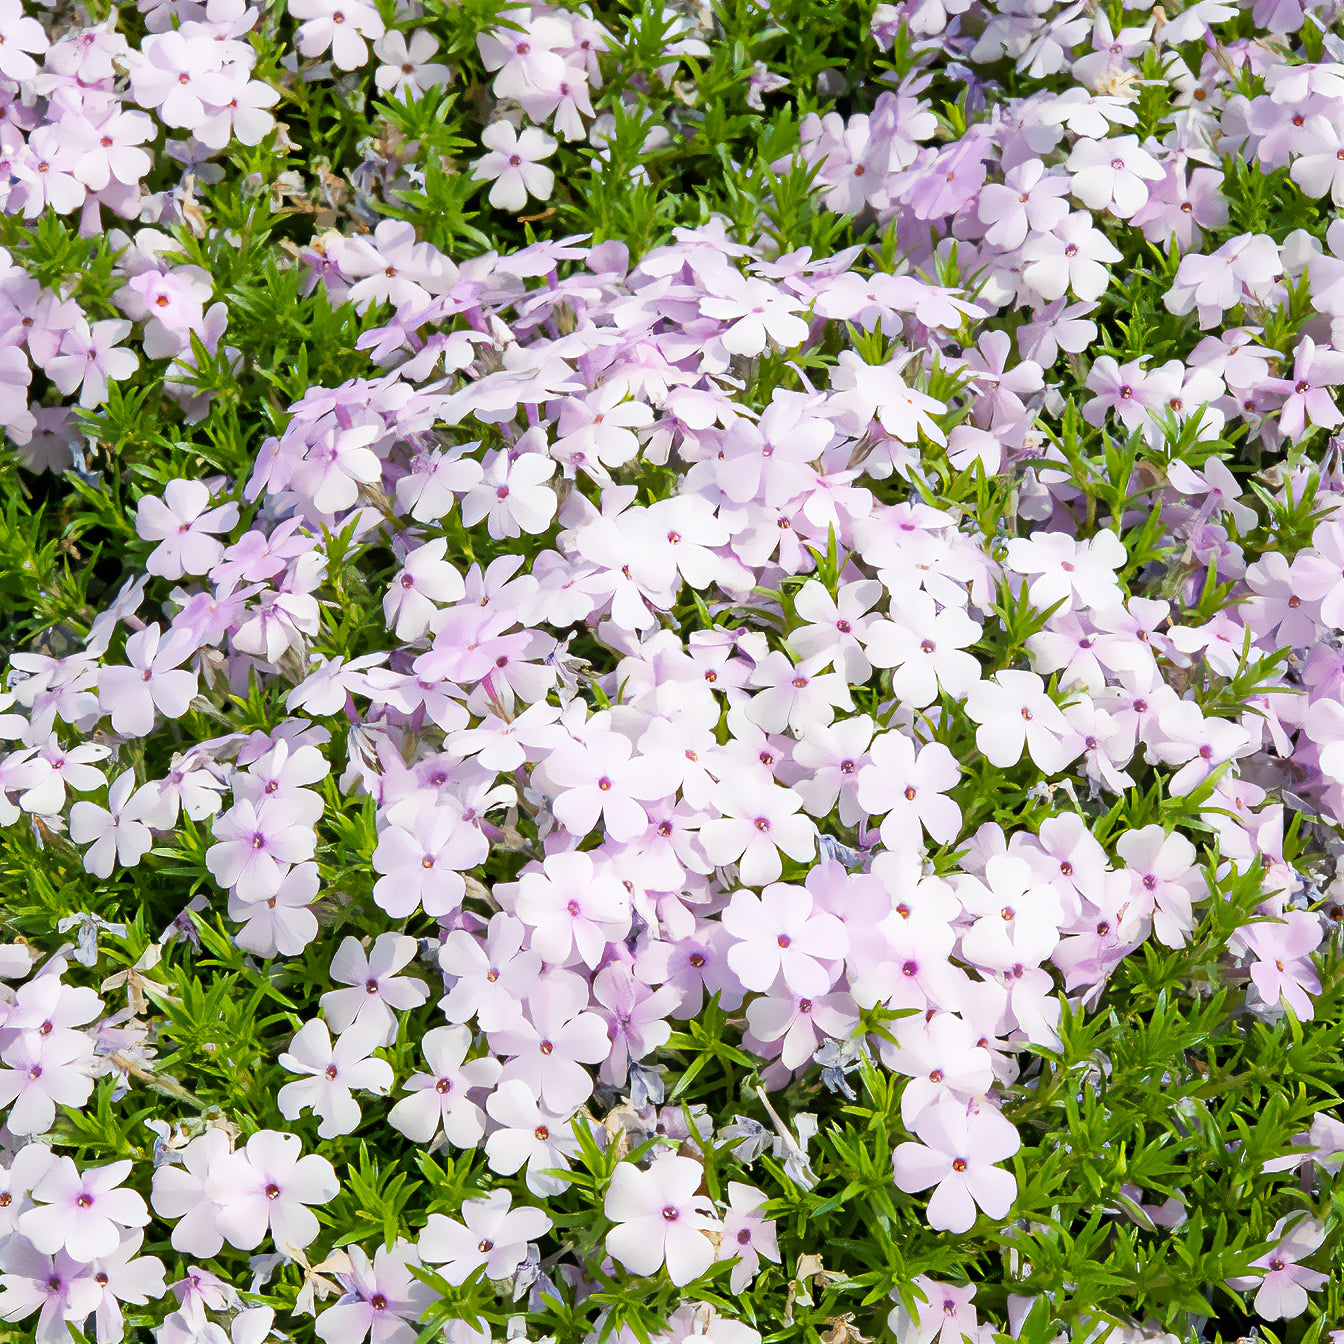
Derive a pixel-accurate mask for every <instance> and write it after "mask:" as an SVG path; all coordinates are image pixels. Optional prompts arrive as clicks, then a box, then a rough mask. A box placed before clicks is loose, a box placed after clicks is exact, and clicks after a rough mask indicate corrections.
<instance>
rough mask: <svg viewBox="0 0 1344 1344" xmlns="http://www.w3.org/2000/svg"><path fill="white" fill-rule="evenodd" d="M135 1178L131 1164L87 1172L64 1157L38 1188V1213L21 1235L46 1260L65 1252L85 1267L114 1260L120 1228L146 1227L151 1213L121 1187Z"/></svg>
mask: <svg viewBox="0 0 1344 1344" xmlns="http://www.w3.org/2000/svg"><path fill="white" fill-rule="evenodd" d="M130 1173H131V1163H130V1162H129V1161H121V1162H113V1163H111V1164H109V1165H108V1166H105V1167H87V1168H85V1169H84V1170H83V1171H82V1172H81V1171H80V1170H79V1168H77V1167H76V1166H75V1164H74V1162H73V1161H72V1160H71V1159H70V1158H68V1157H62V1158H61V1159H60V1160H59V1161H58V1162H57V1163H56V1164H55V1165H54V1166H53V1167H52V1168H51V1169H50V1170H49V1171H48V1172H47V1173H46V1174H45V1175H44V1176H43V1177H42V1179H41V1180H40V1181H38V1182H37V1184H36V1185H35V1186H34V1187H33V1190H32V1198H33V1200H34V1201H35V1202H36V1204H37V1207H36V1208H32V1209H29V1210H28V1212H27V1213H25V1214H24V1215H23V1216H22V1217H21V1218H20V1219H19V1231H20V1233H21V1234H22V1235H23V1236H25V1237H27V1238H28V1240H29V1241H31V1242H32V1243H33V1245H34V1246H35V1247H37V1249H38V1250H39V1251H41V1252H42V1254H43V1255H55V1254H56V1253H57V1252H58V1251H60V1250H64V1251H65V1252H66V1253H67V1254H68V1255H69V1256H71V1258H72V1259H75V1260H78V1261H80V1262H81V1263H83V1264H88V1263H89V1262H90V1261H92V1260H97V1259H100V1258H101V1257H103V1256H107V1255H112V1254H113V1253H114V1252H115V1251H116V1249H117V1247H118V1246H119V1245H120V1244H121V1239H122V1233H121V1231H120V1230H119V1229H121V1228H136V1227H143V1226H144V1225H145V1224H146V1223H147V1222H149V1209H148V1208H147V1207H146V1206H145V1201H144V1200H143V1199H142V1198H141V1197H140V1196H139V1195H138V1194H136V1192H135V1191H134V1190H126V1189H123V1188H122V1186H121V1183H122V1181H124V1180H125V1179H126V1177H127V1176H129V1175H130Z"/></svg>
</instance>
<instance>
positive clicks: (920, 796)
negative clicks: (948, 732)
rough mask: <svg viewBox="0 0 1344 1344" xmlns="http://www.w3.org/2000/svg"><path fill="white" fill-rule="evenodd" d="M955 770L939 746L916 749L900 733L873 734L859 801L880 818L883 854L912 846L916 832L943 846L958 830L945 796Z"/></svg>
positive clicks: (957, 814)
mask: <svg viewBox="0 0 1344 1344" xmlns="http://www.w3.org/2000/svg"><path fill="white" fill-rule="evenodd" d="M960 778H961V767H960V766H958V765H957V762H956V759H955V757H954V756H953V755H952V753H951V751H949V750H948V748H947V747H945V746H944V745H943V744H942V743H941V742H930V743H928V744H926V745H924V746H921V747H919V749H918V750H916V744H915V743H914V742H912V741H911V740H910V738H908V737H906V735H905V734H904V733H895V732H893V733H879V734H878V735H877V737H875V738H874V739H873V745H872V748H871V759H870V760H869V762H868V764H867V765H865V766H864V767H863V769H862V770H861V771H860V772H859V802H860V804H861V805H862V806H863V807H864V808H866V809H867V810H868V812H869V813H870V814H871V815H873V816H884V817H885V820H884V821H883V822H882V843H883V844H884V845H886V847H887V848H888V849H901V848H904V847H906V846H910V845H918V843H919V839H920V832H921V829H922V830H923V831H925V832H927V833H928V835H929V838H930V839H932V840H933V841H934V842H935V843H936V844H940V845H949V844H951V843H952V841H954V840H955V839H956V838H957V834H958V832H959V831H960V830H961V808H960V806H959V805H958V804H957V802H956V801H955V800H954V799H952V798H949V797H948V796H947V794H948V790H950V789H952V788H953V787H954V786H955V785H956V784H957V782H958V780H960Z"/></svg>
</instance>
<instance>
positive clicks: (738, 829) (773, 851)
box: [700, 772, 816, 887]
mask: <svg viewBox="0 0 1344 1344" xmlns="http://www.w3.org/2000/svg"><path fill="white" fill-rule="evenodd" d="M762 773H764V772H762ZM714 800H715V803H716V804H717V806H718V807H719V809H720V811H721V813H722V815H721V816H720V817H715V818H710V819H709V820H707V821H705V822H704V823H703V825H702V826H701V827H700V842H701V844H702V845H703V846H704V849H705V854H706V856H707V857H708V858H709V861H710V862H711V863H712V864H714V865H715V866H716V867H722V866H723V865H724V864H727V863H733V862H736V863H737V864H738V871H739V872H740V874H741V877H742V881H743V882H744V883H746V884H747V885H748V886H752V887H759V886H764V885H765V884H766V883H769V882H775V881H778V879H779V875H780V873H781V872H782V871H783V866H782V864H781V861H780V857H779V855H780V852H781V851H783V852H784V853H785V854H787V855H788V856H789V858H791V859H796V860H797V861H798V862H800V863H801V862H802V861H803V860H805V859H809V858H811V856H812V854H813V853H814V852H815V850H816V827H815V825H814V824H813V822H812V821H811V820H810V819H809V818H807V817H800V816H799V815H798V813H799V811H800V810H801V809H802V799H801V798H799V797H798V795H797V794H795V793H794V792H793V791H792V790H791V789H782V788H780V787H779V786H778V785H777V784H775V783H773V782H771V780H770V779H769V777H768V776H766V778H764V779H762V778H760V777H759V776H758V777H757V778H755V779H750V778H747V777H745V776H744V775H743V774H741V773H738V774H734V775H731V776H729V777H727V778H726V779H724V780H722V781H720V783H719V784H718V786H717V787H716V788H715V790H714Z"/></svg>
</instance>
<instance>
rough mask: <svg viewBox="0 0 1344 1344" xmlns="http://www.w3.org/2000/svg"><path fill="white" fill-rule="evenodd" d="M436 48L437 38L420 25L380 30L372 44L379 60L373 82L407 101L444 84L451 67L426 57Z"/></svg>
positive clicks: (448, 77) (381, 89) (437, 45)
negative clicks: (409, 30)
mask: <svg viewBox="0 0 1344 1344" xmlns="http://www.w3.org/2000/svg"><path fill="white" fill-rule="evenodd" d="M438 49H439V43H438V39H437V38H436V37H435V36H434V35H433V33H430V32H428V31H427V30H425V29H424V28H419V29H416V31H415V32H413V33H402V32H391V33H384V35H383V36H382V37H380V38H379V39H378V41H377V42H375V43H374V44H373V50H374V54H375V55H376V56H377V57H378V59H379V60H380V61H382V62H383V64H382V65H380V66H379V67H378V69H377V71H376V72H375V73H374V77H373V78H374V83H375V84H377V86H378V88H379V90H380V91H381V92H383V93H386V94H390V95H391V96H392V97H394V98H402V99H404V100H406V101H407V102H409V101H411V100H412V99H414V98H418V97H420V95H421V94H423V93H427V92H428V91H429V90H430V89H434V88H438V87H439V85H441V84H447V83H448V81H449V80H450V79H451V78H452V71H451V70H450V69H449V68H448V67H447V66H446V65H441V64H439V63H438V62H435V61H431V60H430V59H429V58H430V57H431V56H433V55H434V53H435V52H436V51H438Z"/></svg>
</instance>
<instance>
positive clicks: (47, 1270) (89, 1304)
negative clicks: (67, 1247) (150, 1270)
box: [0, 1237, 102, 1344]
mask: <svg viewBox="0 0 1344 1344" xmlns="http://www.w3.org/2000/svg"><path fill="white" fill-rule="evenodd" d="M101 1300H102V1289H101V1288H100V1287H99V1286H98V1284H97V1283H96V1282H95V1281H94V1278H93V1275H92V1274H90V1273H89V1272H88V1266H86V1265H81V1264H79V1263H78V1262H77V1261H76V1260H74V1259H72V1258H71V1257H70V1256H68V1255H66V1254H65V1253H64V1252H63V1251H58V1252H57V1253H56V1254H55V1255H54V1256H52V1255H43V1254H42V1253H41V1252H40V1251H38V1250H37V1248H36V1247H34V1246H33V1244H32V1243H31V1242H30V1241H28V1240H27V1239H26V1238H24V1237H16V1238H15V1239H14V1241H13V1242H12V1243H11V1244H9V1245H7V1246H6V1250H5V1273H3V1274H0V1320H4V1321H22V1320H25V1319H26V1318H27V1317H29V1316H31V1315H32V1314H33V1312H35V1311H36V1312H39V1313H40V1314H39V1315H38V1318H37V1325H36V1328H35V1333H34V1334H33V1335H32V1337H31V1338H32V1339H33V1340H34V1344H67V1341H69V1339H70V1332H69V1330H67V1329H66V1323H67V1322H69V1323H70V1324H72V1325H82V1324H83V1323H84V1322H85V1321H87V1320H88V1318H89V1316H90V1315H91V1314H92V1312H93V1311H95V1310H96V1309H97V1307H98V1304H99V1302H100V1301H101Z"/></svg>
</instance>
